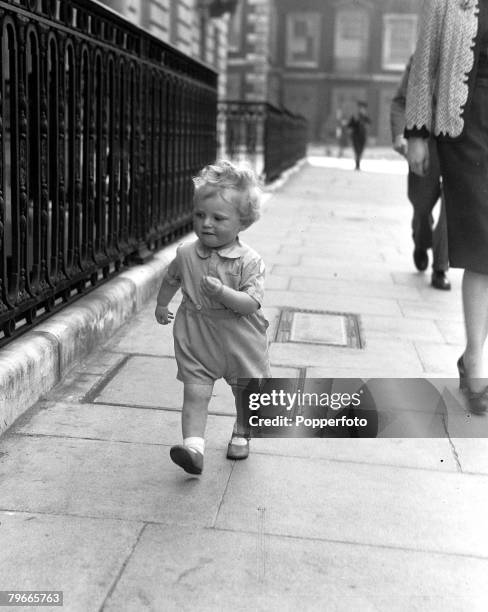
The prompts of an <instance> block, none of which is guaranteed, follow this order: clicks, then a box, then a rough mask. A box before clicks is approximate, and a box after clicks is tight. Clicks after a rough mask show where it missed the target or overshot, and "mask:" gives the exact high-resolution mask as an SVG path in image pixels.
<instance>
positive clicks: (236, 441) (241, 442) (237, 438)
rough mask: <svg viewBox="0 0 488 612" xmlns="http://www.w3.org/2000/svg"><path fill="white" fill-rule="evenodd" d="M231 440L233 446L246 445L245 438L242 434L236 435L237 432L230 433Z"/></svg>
mask: <svg viewBox="0 0 488 612" xmlns="http://www.w3.org/2000/svg"><path fill="white" fill-rule="evenodd" d="M231 442H232V444H234V445H235V446H246V444H247V439H246V438H243V437H242V436H238V435H237V434H235V433H233V434H232V438H231Z"/></svg>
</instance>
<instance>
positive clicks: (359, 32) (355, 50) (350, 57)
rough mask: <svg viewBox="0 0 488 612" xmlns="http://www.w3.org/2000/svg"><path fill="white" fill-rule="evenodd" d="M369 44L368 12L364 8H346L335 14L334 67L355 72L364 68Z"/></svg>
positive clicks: (342, 70)
mask: <svg viewBox="0 0 488 612" xmlns="http://www.w3.org/2000/svg"><path fill="white" fill-rule="evenodd" d="M368 45H369V14H368V13H367V11H366V10H365V9H358V8H346V9H342V10H340V11H339V12H338V13H337V15H336V27H335V37H334V64H335V69H336V70H339V71H341V72H357V71H361V70H363V69H364V68H365V66H366V62H367V57H368Z"/></svg>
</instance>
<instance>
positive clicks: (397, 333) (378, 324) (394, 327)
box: [361, 314, 444, 343]
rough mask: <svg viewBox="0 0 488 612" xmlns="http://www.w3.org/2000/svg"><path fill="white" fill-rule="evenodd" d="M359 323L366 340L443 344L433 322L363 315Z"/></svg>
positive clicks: (442, 339) (441, 337)
mask: <svg viewBox="0 0 488 612" xmlns="http://www.w3.org/2000/svg"><path fill="white" fill-rule="evenodd" d="M361 323H362V327H363V329H364V334H365V336H366V337H367V338H375V339H384V340H389V339H391V338H400V339H403V340H407V341H411V342H414V341H423V342H434V343H435V342H437V343H443V342H444V338H443V336H442V334H441V332H440V330H439V328H438V327H437V325H436V324H435V322H434V321H429V320H426V319H420V320H419V319H410V318H406V317H388V316H383V315H380V314H373V315H370V314H363V315H361Z"/></svg>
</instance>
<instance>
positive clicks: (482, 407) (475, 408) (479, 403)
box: [457, 355, 488, 414]
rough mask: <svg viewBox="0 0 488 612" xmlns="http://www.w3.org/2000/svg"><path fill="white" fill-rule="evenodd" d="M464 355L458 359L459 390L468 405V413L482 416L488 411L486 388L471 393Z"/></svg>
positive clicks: (487, 392) (487, 388)
mask: <svg viewBox="0 0 488 612" xmlns="http://www.w3.org/2000/svg"><path fill="white" fill-rule="evenodd" d="M463 357H464V355H461V357H460V358H459V359H458V362H457V368H458V372H459V389H460V390H461V391H462V392H463V393H464V394H465V396H466V399H467V400H468V404H469V411H470V412H471V413H473V414H484V413H485V412H486V411H487V410H488V386H486V387H485V388H484V389H482V390H481V391H472V390H471V389H470V388H469V385H468V377H467V376H466V368H465V366H464V359H463Z"/></svg>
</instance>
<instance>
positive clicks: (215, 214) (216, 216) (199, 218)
mask: <svg viewBox="0 0 488 612" xmlns="http://www.w3.org/2000/svg"><path fill="white" fill-rule="evenodd" d="M227 191H228V190H226V191H224V193H223V195H224V198H225V199H223V198H222V196H221V195H220V194H219V193H217V192H214V193H209V194H202V195H201V196H200V197H199V198H198V199H197V200H196V201H195V205H194V209H193V229H194V231H195V234H196V235H197V236H198V237H199V238H200V240H201V242H202V243H203V244H204V245H205V246H207V247H209V248H211V249H220V248H222V247H224V246H227V245H229V244H232V243H233V242H234V240H235V239H236V237H237V235H238V234H239V232H240V231H241V229H242V224H241V219H240V215H239V210H238V208H237V205H236V204H233V203H232V199H231V198H232V197H234V199H235V193H234V194H233V193H227Z"/></svg>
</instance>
